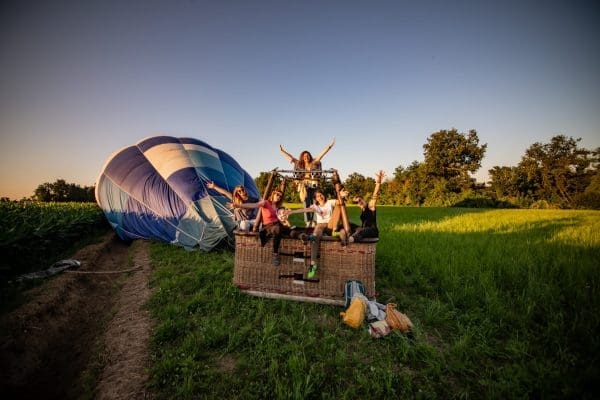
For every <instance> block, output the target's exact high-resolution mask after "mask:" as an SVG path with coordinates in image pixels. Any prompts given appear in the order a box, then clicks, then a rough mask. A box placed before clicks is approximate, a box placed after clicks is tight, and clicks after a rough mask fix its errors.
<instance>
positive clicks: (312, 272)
mask: <svg viewBox="0 0 600 400" xmlns="http://www.w3.org/2000/svg"><path fill="white" fill-rule="evenodd" d="M318 268H319V267H318V266H317V264H311V265H310V268H309V269H308V273H307V274H306V277H307V278H308V279H311V278H314V276H315V274H316V273H317V269H318Z"/></svg>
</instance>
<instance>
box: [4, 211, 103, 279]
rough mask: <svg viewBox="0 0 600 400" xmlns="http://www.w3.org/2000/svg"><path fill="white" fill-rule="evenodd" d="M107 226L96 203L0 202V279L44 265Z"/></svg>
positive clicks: (37, 268) (40, 267)
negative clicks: (0, 255)
mask: <svg viewBox="0 0 600 400" xmlns="http://www.w3.org/2000/svg"><path fill="white" fill-rule="evenodd" d="M107 226H108V224H107V222H106V219H105V218H104V214H103V212H102V210H101V209H100V208H99V207H98V205H97V204H96V203H39V202H0V254H2V257H0V279H1V280H2V281H4V280H9V279H11V278H12V277H14V276H17V275H20V274H24V273H27V272H31V271H35V270H39V269H45V268H47V267H49V266H51V265H52V264H53V263H54V262H55V261H57V259H58V258H59V257H61V256H64V253H65V252H66V251H68V250H69V249H70V248H71V247H72V246H73V244H74V243H75V242H77V241H78V240H80V239H82V238H86V237H89V235H90V234H94V233H97V232H99V231H102V230H105V229H106V228H107Z"/></svg>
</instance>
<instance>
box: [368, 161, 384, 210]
mask: <svg viewBox="0 0 600 400" xmlns="http://www.w3.org/2000/svg"><path fill="white" fill-rule="evenodd" d="M384 176H385V173H384V172H383V170H380V171H379V172H378V173H377V174H376V175H375V177H376V180H375V189H373V195H372V196H371V200H369V208H370V209H371V210H375V206H376V204H377V199H378V198H379V187H380V186H381V182H382V181H383V177H384Z"/></svg>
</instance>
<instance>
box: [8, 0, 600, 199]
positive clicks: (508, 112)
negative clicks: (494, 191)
mask: <svg viewBox="0 0 600 400" xmlns="http://www.w3.org/2000/svg"><path fill="white" fill-rule="evenodd" d="M599 19H600V12H599V7H598V6H597V5H595V3H594V2H591V1H544V2H542V1H539V2H537V1H536V2H528V1H502V2H499V1H456V2H452V1H421V2H414V1H412V2H409V1H351V0H348V1H295V2H294V1H191V0H187V1H181V0H174V1H153V0H150V1H141V2H140V1H97V2H92V1H83V2H82V1H61V0H57V1H40V2H20V1H12V0H9V1H8V2H3V5H1V6H0V196H9V197H12V198H17V199H18V198H21V197H23V196H30V195H31V194H32V193H33V191H34V189H35V188H36V187H37V185H38V184H40V183H43V182H53V181H55V180H56V179H59V178H60V179H65V180H66V181H67V182H71V183H78V184H81V185H93V184H94V183H95V180H96V178H97V176H98V174H99V173H100V170H101V168H102V166H103V164H104V162H105V161H106V159H107V158H108V157H109V155H110V154H111V153H113V152H114V151H116V150H118V149H120V148H122V147H125V146H129V145H132V144H135V143H136V142H138V141H139V140H141V139H143V138H146V137H149V136H154V135H171V136H179V137H195V138H198V139H201V140H204V141H206V142H208V143H209V144H211V145H212V146H214V147H216V148H219V149H222V150H224V151H226V152H228V153H229V154H230V155H232V156H233V157H234V158H235V159H236V160H237V161H238V162H239V163H240V164H241V165H242V166H243V167H244V168H245V169H246V170H247V171H248V172H249V173H250V175H252V176H257V175H258V174H259V173H260V172H261V171H268V170H271V169H273V168H275V167H279V168H288V167H289V164H288V163H287V161H286V160H285V159H284V158H283V157H282V156H281V154H280V153H279V144H283V145H284V146H285V147H286V149H287V150H289V151H290V152H291V153H293V154H299V153H300V151H302V150H304V149H308V150H310V151H311V152H312V153H313V154H317V153H319V152H320V151H321V150H322V149H323V148H324V147H325V146H326V145H327V144H328V143H329V142H330V141H331V140H332V139H333V138H334V137H335V139H336V145H335V147H334V148H333V149H332V150H331V151H330V153H329V154H328V155H327V156H326V158H325V159H324V163H323V164H324V167H325V168H336V169H338V170H339V171H340V173H341V175H342V178H344V177H345V176H347V175H348V174H350V173H352V172H358V173H361V174H363V175H368V176H373V175H374V174H375V172H376V171H377V170H379V169H383V170H384V171H385V172H386V174H387V175H388V176H392V175H393V172H394V169H395V168H396V167H398V166H400V165H402V166H408V165H409V164H411V163H412V162H413V161H414V160H417V161H422V160H423V144H425V143H426V141H427V138H428V137H429V136H430V135H431V134H432V133H434V132H436V131H439V130H440V129H451V128H456V129H458V130H459V131H461V132H467V131H468V130H469V129H475V130H477V132H478V135H479V138H480V141H481V143H487V144H488V150H487V153H486V156H485V158H484V160H483V163H482V164H483V166H482V168H481V170H480V171H479V172H478V173H477V174H476V177H477V179H478V180H480V181H484V180H485V179H486V178H487V170H488V169H490V168H492V167H493V166H496V165H508V166H510V165H516V164H517V163H518V162H519V160H520V159H521V156H522V155H523V154H524V152H525V150H526V149H527V148H528V147H529V146H530V145H531V144H533V143H534V142H543V143H547V142H549V141H550V138H551V137H552V136H554V135H556V134H565V135H567V136H572V137H575V138H579V137H580V138H582V141H581V143H580V144H581V146H582V147H585V148H588V149H593V148H596V147H599V146H600V132H599V130H598V128H599V127H600V76H599V73H598V71H600V41H599V40H598V38H600V28H599V25H598V23H597V21H598V20H599Z"/></svg>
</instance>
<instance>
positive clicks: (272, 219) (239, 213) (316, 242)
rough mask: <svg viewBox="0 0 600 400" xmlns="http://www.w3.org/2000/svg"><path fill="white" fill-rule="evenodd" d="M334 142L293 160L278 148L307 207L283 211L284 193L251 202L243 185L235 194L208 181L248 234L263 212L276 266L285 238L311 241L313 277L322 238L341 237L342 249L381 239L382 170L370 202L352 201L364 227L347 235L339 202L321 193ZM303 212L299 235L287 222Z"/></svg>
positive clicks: (353, 228)
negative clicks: (322, 175)
mask: <svg viewBox="0 0 600 400" xmlns="http://www.w3.org/2000/svg"><path fill="white" fill-rule="evenodd" d="M334 144H335V139H334V140H333V141H332V142H331V143H330V144H329V145H328V146H327V147H326V148H325V149H324V150H323V151H322V152H321V153H320V154H319V155H318V156H317V157H316V158H313V157H312V155H311V153H310V152H309V151H306V150H305V151H302V152H301V153H300V157H299V158H295V157H293V156H292V155H291V154H290V153H288V152H287V151H286V150H285V149H284V148H283V146H281V145H280V146H279V148H280V151H281V153H282V154H283V155H284V156H285V157H286V158H288V160H289V161H290V162H291V163H292V164H293V166H294V171H296V182H297V188H298V192H299V194H300V199H301V200H302V202H303V204H304V207H303V208H299V209H294V210H289V209H285V208H283V192H282V191H281V190H279V189H275V190H273V191H272V192H271V194H270V196H269V197H268V198H267V199H264V200H259V199H251V198H249V197H248V194H247V192H246V190H245V188H244V187H243V186H236V187H235V188H234V190H233V192H232V193H229V192H228V191H227V190H224V189H222V188H220V187H218V186H216V185H215V184H214V183H213V182H209V183H208V184H207V187H208V188H209V189H213V190H216V191H217V192H219V193H221V194H223V195H225V196H227V197H228V198H229V199H230V200H231V202H230V203H228V205H229V207H231V208H233V211H234V218H235V220H236V221H237V223H238V229H240V230H243V231H249V230H250V229H251V228H252V227H253V223H254V220H255V217H256V210H260V213H261V223H262V229H261V230H260V232H259V234H260V238H261V244H262V245H263V246H264V245H265V244H266V242H267V241H268V239H269V238H273V257H272V262H273V265H274V266H279V265H280V263H281V257H280V254H279V246H280V244H281V236H282V235H290V236H291V237H298V238H299V239H302V240H310V241H311V261H310V268H309V271H308V274H307V277H308V278H313V277H314V276H315V274H316V272H317V269H318V263H317V260H318V255H319V246H320V241H321V238H322V236H323V235H332V236H339V238H340V242H341V244H342V246H345V245H346V244H347V243H352V242H355V241H360V240H361V239H363V238H376V237H378V236H379V231H378V229H377V211H376V203H377V199H378V196H379V188H380V186H381V182H382V180H383V177H384V173H383V171H379V172H378V173H377V174H376V181H375V189H374V191H373V194H372V196H371V198H370V200H369V201H368V202H366V201H365V199H364V198H363V197H362V196H355V197H354V198H353V199H352V201H353V202H354V203H356V204H357V205H358V206H359V207H360V209H361V214H360V220H361V224H360V226H359V225H355V224H351V229H350V232H346V230H345V229H344V227H343V224H342V221H341V219H340V212H339V210H340V207H338V206H339V203H338V200H337V199H329V200H328V199H327V198H326V196H325V194H324V193H323V192H321V191H320V190H319V175H320V172H321V170H322V168H321V159H322V158H323V157H324V156H325V155H326V154H327V152H329V150H331V148H332V147H333V145H334ZM340 195H341V196H342V198H347V197H348V193H347V192H346V191H345V190H342V191H341V192H340ZM296 213H303V214H304V220H305V223H306V227H307V228H309V230H308V231H307V232H310V229H311V228H312V233H310V234H308V233H305V232H302V233H299V231H298V230H294V229H292V228H291V227H290V226H289V224H288V223H287V218H288V216H289V215H290V214H296Z"/></svg>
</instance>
